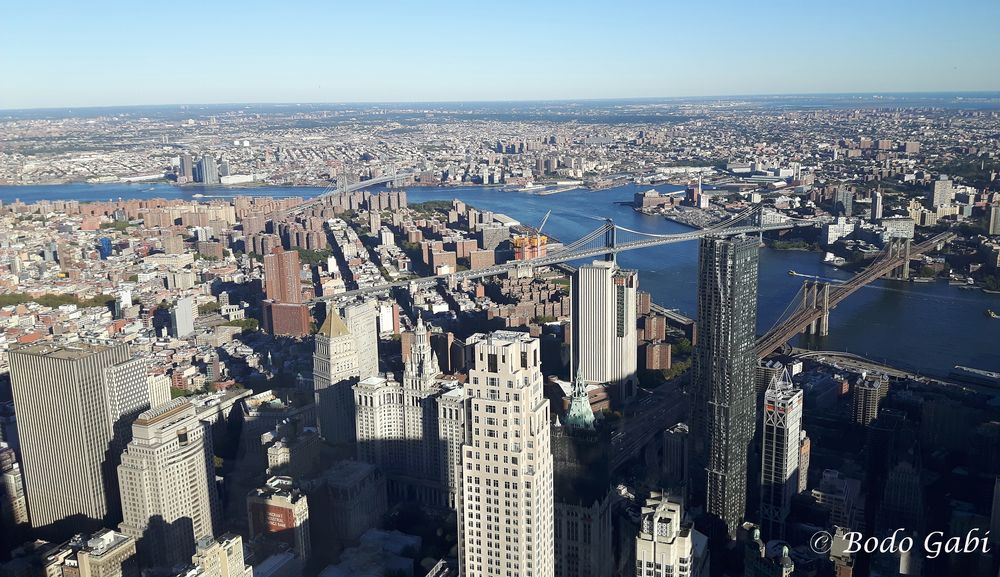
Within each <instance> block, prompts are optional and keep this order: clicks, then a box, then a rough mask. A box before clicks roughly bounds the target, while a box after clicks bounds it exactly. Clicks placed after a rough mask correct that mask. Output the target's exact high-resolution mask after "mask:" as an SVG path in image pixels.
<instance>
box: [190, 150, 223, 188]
mask: <svg viewBox="0 0 1000 577" xmlns="http://www.w3.org/2000/svg"><path fill="white" fill-rule="evenodd" d="M197 168H198V171H197V174H196V176H197V178H195V180H197V181H198V182H200V183H202V184H206V185H212V184H219V165H218V164H217V163H216V162H215V157H214V156H212V155H211V154H206V155H203V156H202V157H201V160H199V161H198V167H197Z"/></svg>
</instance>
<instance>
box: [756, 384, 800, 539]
mask: <svg viewBox="0 0 1000 577" xmlns="http://www.w3.org/2000/svg"><path fill="white" fill-rule="evenodd" d="M801 431H802V390H801V389H797V388H795V387H793V386H792V383H791V378H790V377H789V376H788V371H787V370H786V371H784V372H783V373H782V375H781V376H780V377H778V378H776V379H775V380H774V381H772V383H771V385H770V386H769V387H768V388H767V391H766V392H765V393H764V432H763V435H762V447H761V471H760V518H761V524H760V528H761V532H762V533H763V534H764V536H765V537H766V538H767V539H769V540H770V539H784V538H785V521H786V520H787V519H788V514H789V513H790V512H791V509H792V497H794V496H795V494H796V493H798V492H799V485H800V483H799V475H800V474H803V470H802V466H801V463H800V460H801V459H800V454H801V451H800V440H801Z"/></svg>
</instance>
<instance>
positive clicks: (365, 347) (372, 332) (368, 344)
mask: <svg viewBox="0 0 1000 577" xmlns="http://www.w3.org/2000/svg"><path fill="white" fill-rule="evenodd" d="M340 316H341V317H343V319H344V323H345V324H346V325H347V329H348V330H349V331H350V332H351V335H352V336H354V347H355V349H356V350H357V351H358V372H359V373H360V374H361V378H366V377H371V376H373V375H377V374H379V372H378V302H377V301H376V300H375V299H366V300H361V301H356V302H352V303H349V304H346V305H344V306H342V307H341V308H340Z"/></svg>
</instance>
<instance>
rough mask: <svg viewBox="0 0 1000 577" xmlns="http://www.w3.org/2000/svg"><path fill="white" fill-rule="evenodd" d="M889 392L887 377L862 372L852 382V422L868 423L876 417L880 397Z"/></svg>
mask: <svg viewBox="0 0 1000 577" xmlns="http://www.w3.org/2000/svg"><path fill="white" fill-rule="evenodd" d="M888 394H889V377H888V376H882V375H869V374H866V373H863V374H862V375H861V377H860V378H859V379H858V380H857V381H855V382H854V391H853V393H852V401H853V406H854V422H855V423H857V424H859V425H869V424H871V422H872V421H874V420H875V418H876V417H878V410H879V407H880V406H881V405H882V399H884V398H885V397H886V396H887V395H888Z"/></svg>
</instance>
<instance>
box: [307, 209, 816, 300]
mask: <svg viewBox="0 0 1000 577" xmlns="http://www.w3.org/2000/svg"><path fill="white" fill-rule="evenodd" d="M760 214H761V212H760V209H759V207H751V208H749V209H746V210H744V211H742V212H740V213H738V214H736V215H734V216H732V217H731V218H728V219H726V220H724V221H722V222H720V223H717V224H715V225H713V226H710V227H708V228H703V229H699V230H694V231H691V232H684V233H679V234H650V233H645V232H639V231H636V230H632V229H629V228H625V227H622V226H618V225H616V224H615V223H614V222H613V221H612V220H611V219H605V221H604V224H602V225H601V226H599V227H598V228H596V229H595V230H593V231H591V232H589V233H588V234H586V235H584V236H583V237H581V238H580V239H579V240H576V241H574V242H572V243H570V244H568V245H565V246H563V247H562V248H560V249H558V250H553V251H552V252H550V253H549V254H547V255H545V256H540V257H536V258H532V259H526V260H512V261H508V262H506V263H504V264H499V265H495V266H491V267H487V268H483V269H477V270H465V271H460V272H456V273H449V274H439V275H431V276H426V277H421V278H417V279H407V280H400V281H396V282H391V283H382V284H378V285H375V286H370V287H364V288H360V289H356V290H352V291H347V292H346V293H340V294H337V295H333V296H330V297H319V299H317V300H336V299H341V298H344V297H352V296H357V295H365V294H373V293H383V292H386V291H389V290H391V289H393V288H397V287H406V288H409V289H411V290H416V289H420V288H427V287H431V286H434V285H436V284H439V283H448V284H454V283H458V282H461V281H464V280H473V279H480V278H486V277H492V276H497V275H502V274H508V273H511V272H516V271H517V270H519V269H522V270H531V269H533V268H535V267H541V266H551V265H554V264H559V263H564V262H569V261H574V260H582V259H588V258H597V257H603V258H605V259H606V260H610V259H612V258H613V255H615V254H617V253H619V252H624V251H627V250H635V249H640V248H647V247H651V246H660V245H665V244H673V243H677V242H686V241H690V240H697V239H699V238H701V237H703V236H707V235H717V236H736V235H740V234H762V233H763V232H766V231H772V230H787V229H792V228H796V227H800V226H812V223H810V222H805V221H789V222H781V223H774V224H765V225H760V224H754V221H757V222H759V220H760ZM623 241H624V242H623Z"/></svg>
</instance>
